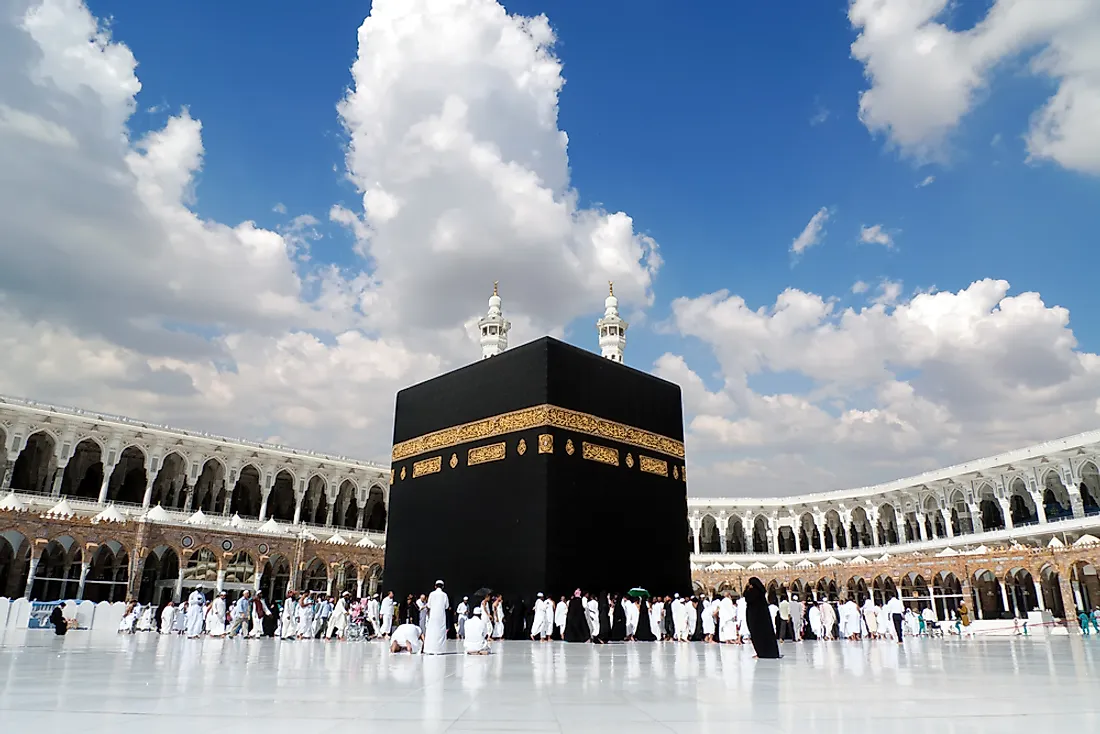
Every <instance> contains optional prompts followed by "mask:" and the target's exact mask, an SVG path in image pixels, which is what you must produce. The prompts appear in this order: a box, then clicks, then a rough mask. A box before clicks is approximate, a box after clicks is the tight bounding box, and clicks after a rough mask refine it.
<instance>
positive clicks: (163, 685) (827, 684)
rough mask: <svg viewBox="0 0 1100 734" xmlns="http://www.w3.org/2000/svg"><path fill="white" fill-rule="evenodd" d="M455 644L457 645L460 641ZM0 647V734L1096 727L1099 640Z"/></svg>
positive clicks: (168, 642) (110, 640) (938, 733)
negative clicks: (458, 650)
mask: <svg viewBox="0 0 1100 734" xmlns="http://www.w3.org/2000/svg"><path fill="white" fill-rule="evenodd" d="M452 644H453V643H452ZM784 648H785V649H784V652H785V653H786V657H785V658H784V659H782V660H778V661H776V660H769V661H758V660H753V659H752V653H751V648H739V647H732V646H719V645H702V644H688V645H674V644H668V643H666V644H648V645H645V644H622V645H608V646H604V647H594V646H591V645H566V644H564V643H548V644H531V643H526V642H513V643H503V644H499V645H498V646H497V647H496V650H495V654H494V655H492V656H489V657H466V656H461V655H457V654H454V655H444V656H438V657H424V656H418V657H409V656H406V655H390V654H389V652H388V651H386V649H385V648H384V647H383V646H382V644H380V643H322V642H277V641H273V640H250V641H244V640H203V641H190V640H184V639H180V638H178V637H158V636H156V635H152V634H147V635H139V636H136V637H115V636H94V637H93V636H90V634H89V633H81V632H73V633H70V634H69V635H68V636H67V637H64V638H58V637H55V636H54V635H53V634H51V633H49V632H38V631H34V632H29V631H28V632H17V633H10V632H9V633H8V634H7V635H6V636H0V722H2V727H0V730H2V731H3V732H5V733H6V732H25V731H37V732H61V731H78V732H81V734H100V733H103V734H107V732H110V733H111V734H118V733H119V732H134V731H139V732H156V733H157V734H176V732H179V733H180V734H183V733H184V732H187V733H188V734H194V732H196V731H199V732H209V731H215V732H222V731H231V732H242V731H247V732H250V733H251V732H261V733H266V734H283V732H288V733H289V732H306V733H308V734H363V733H365V732H371V731H382V732H385V733H386V734H400V733H401V732H406V731H416V732H443V731H475V730H476V731H482V732H485V731H492V732H497V731H522V732H528V733H530V732H541V731H555V732H556V731H562V732H576V733H579V732H588V731H599V732H602V733H603V734H611V732H617V731H629V732H633V733H635V734H644V733H645V732H656V731H660V732H669V731H677V732H692V733H693V734H699V733H705V732H710V731H715V732H717V731H722V732H725V733H728V732H730V731H736V730H737V729H739V728H744V727H748V728H751V729H752V730H754V731H766V732H769V733H770V732H829V733H830V734H832V733H834V732H835V733H836V734H841V733H843V734H862V733H863V732H890V733H891V734H893V733H894V732H906V733H908V732H920V733H927V734H964V733H966V734H969V733H972V732H990V731H996V732H998V733H999V734H1014V733H1016V732H1044V733H1045V732H1051V733H1052V734H1053V733H1054V732H1069V731H1072V732H1094V731H1100V696H1098V695H1097V693H1098V692H1100V680H1098V674H1100V638H1097V637H1093V638H1086V639H1080V638H1059V639H1052V640H1044V639H1019V638H1017V639H999V640H966V641H959V640H948V641H942V640H915V641H907V642H906V643H905V646H904V647H903V648H901V649H899V648H898V647H897V646H896V645H893V644H889V643H885V642H882V643H870V642H865V643H806V644H800V645H791V644H788V645H786V646H784Z"/></svg>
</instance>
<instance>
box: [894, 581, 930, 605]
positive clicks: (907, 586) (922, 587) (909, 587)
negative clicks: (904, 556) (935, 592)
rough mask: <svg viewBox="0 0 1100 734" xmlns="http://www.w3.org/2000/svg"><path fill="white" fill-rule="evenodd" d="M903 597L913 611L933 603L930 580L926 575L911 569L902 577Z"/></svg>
mask: <svg viewBox="0 0 1100 734" xmlns="http://www.w3.org/2000/svg"><path fill="white" fill-rule="evenodd" d="M901 599H902V601H903V602H904V603H905V605H906V606H907V607H909V608H910V609H912V610H913V611H920V610H921V609H924V608H925V607H927V606H930V605H931V602H930V599H931V597H930V596H929V592H928V581H926V580H925V578H924V576H923V575H921V574H919V573H916V572H915V571H911V572H910V573H907V574H905V576H903V577H902V579H901Z"/></svg>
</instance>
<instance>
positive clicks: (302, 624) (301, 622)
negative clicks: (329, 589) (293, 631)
mask: <svg viewBox="0 0 1100 734" xmlns="http://www.w3.org/2000/svg"><path fill="white" fill-rule="evenodd" d="M294 626H295V627H297V631H298V639H299V640H308V639H310V638H311V637H313V599H312V598H310V596H309V594H302V599H301V601H300V602H298V606H297V608H295V610H294Z"/></svg>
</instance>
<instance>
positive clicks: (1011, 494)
mask: <svg viewBox="0 0 1100 734" xmlns="http://www.w3.org/2000/svg"><path fill="white" fill-rule="evenodd" d="M1008 511H1009V516H1010V517H1011V518H1012V524H1013V525H1014V526H1017V527H1018V526H1020V525H1034V524H1035V523H1037V522H1039V511H1038V509H1037V508H1036V507H1035V500H1034V498H1032V496H1031V492H1029V491H1028V489H1027V483H1026V482H1024V480H1023V479H1021V478H1020V477H1016V478H1015V479H1013V480H1012V482H1011V483H1010V484H1009V485H1008ZM1032 596H1034V594H1032Z"/></svg>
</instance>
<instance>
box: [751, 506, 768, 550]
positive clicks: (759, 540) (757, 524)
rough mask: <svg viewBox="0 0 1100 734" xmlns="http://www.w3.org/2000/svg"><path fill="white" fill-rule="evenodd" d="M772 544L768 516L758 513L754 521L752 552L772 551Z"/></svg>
mask: <svg viewBox="0 0 1100 734" xmlns="http://www.w3.org/2000/svg"><path fill="white" fill-rule="evenodd" d="M771 544H772V539H771V527H770V525H769V524H768V518H766V517H764V516H763V515H757V516H756V518H755V519H754V520H753V521H752V552H753V553H770V552H771Z"/></svg>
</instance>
